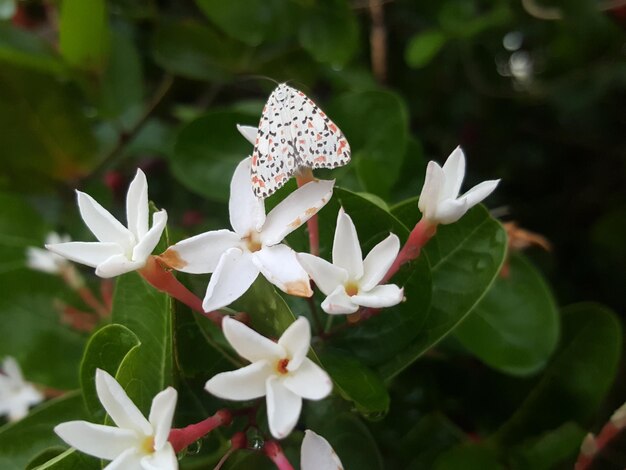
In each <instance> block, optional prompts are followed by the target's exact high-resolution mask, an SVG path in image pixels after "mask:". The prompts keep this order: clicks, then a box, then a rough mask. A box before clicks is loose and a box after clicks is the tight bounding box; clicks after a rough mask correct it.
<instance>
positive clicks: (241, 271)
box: [202, 248, 259, 312]
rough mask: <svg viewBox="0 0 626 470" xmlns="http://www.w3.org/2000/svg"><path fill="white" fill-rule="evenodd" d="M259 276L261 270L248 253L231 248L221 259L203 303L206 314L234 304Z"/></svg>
mask: <svg viewBox="0 0 626 470" xmlns="http://www.w3.org/2000/svg"><path fill="white" fill-rule="evenodd" d="M258 275H259V268H257V267H256V265H255V264H254V262H253V261H252V256H251V255H250V253H248V252H245V253H244V252H243V251H241V250H240V249H239V248H229V249H228V250H226V252H225V253H224V254H223V255H222V256H221V257H220V260H219V262H218V263H217V267H216V268H215V272H214V273H213V275H212V276H211V280H210V281H209V285H208V287H207V290H206V295H205V296H204V301H203V302H202V308H203V309H204V311H205V312H210V311H212V310H216V309H218V308H222V307H225V306H226V305H228V304H230V303H231V302H234V301H235V300H237V299H238V298H239V297H241V296H242V295H243V294H244V292H246V291H247V290H248V288H249V287H250V286H251V285H252V283H253V282H254V280H255V279H256V278H257V276H258Z"/></svg>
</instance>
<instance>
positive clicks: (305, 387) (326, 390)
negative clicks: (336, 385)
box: [283, 357, 333, 400]
mask: <svg viewBox="0 0 626 470" xmlns="http://www.w3.org/2000/svg"><path fill="white" fill-rule="evenodd" d="M283 384H284V385H285V387H287V388H288V389H289V390H291V391H292V392H293V393H295V394H296V395H299V396H301V397H302V398H306V399H307V400H321V399H322V398H326V397H327V396H328V395H330V392H332V390H333V381H332V380H331V379H330V377H329V376H328V374H327V373H326V371H324V369H322V368H321V367H320V366H318V365H317V364H315V363H314V362H313V361H312V360H311V359H309V358H308V357H305V358H304V361H303V362H302V364H301V365H300V367H299V368H298V370H295V371H293V372H292V373H290V374H288V375H287V376H286V377H285V378H284V379H283Z"/></svg>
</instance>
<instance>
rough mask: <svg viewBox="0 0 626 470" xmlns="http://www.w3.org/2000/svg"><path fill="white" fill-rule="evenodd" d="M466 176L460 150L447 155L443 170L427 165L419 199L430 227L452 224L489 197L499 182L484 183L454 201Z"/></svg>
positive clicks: (430, 163)
mask: <svg viewBox="0 0 626 470" xmlns="http://www.w3.org/2000/svg"><path fill="white" fill-rule="evenodd" d="M464 176H465V156H464V155H463V150H461V147H457V148H456V149H454V151H453V152H452V153H451V154H450V156H449V157H448V159H447V160H446V163H444V165H443V168H441V167H440V166H439V165H438V164H437V163H435V162H433V161H430V162H428V166H427V167H426V179H425V181H424V186H423V187H422V193H421V194H420V199H419V209H420V211H421V212H422V214H423V216H424V218H425V219H426V220H428V221H429V222H431V223H432V224H434V225H436V224H451V223H453V222H456V221H457V220H459V219H460V218H461V217H463V215H465V213H466V212H467V211H468V210H469V209H470V208H472V207H473V206H475V205H476V204H478V203H479V202H480V201H482V200H483V199H485V198H486V197H487V196H489V195H490V194H491V193H492V191H493V190H494V189H496V186H498V183H499V182H500V180H490V181H483V182H482V183H480V184H477V185H476V186H474V187H473V188H472V189H470V190H469V191H468V192H466V193H465V194H464V195H463V196H461V197H457V196H458V195H459V191H460V189H461V183H463V177H464Z"/></svg>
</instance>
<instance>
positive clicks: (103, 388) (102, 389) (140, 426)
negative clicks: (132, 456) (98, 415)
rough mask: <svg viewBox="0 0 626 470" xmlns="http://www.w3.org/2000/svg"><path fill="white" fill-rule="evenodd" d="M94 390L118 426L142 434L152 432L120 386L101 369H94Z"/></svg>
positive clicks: (147, 434) (148, 424) (148, 434)
mask: <svg viewBox="0 0 626 470" xmlns="http://www.w3.org/2000/svg"><path fill="white" fill-rule="evenodd" d="M96 392H97V393H98V398H99V399H100V403H102V406H104V409H105V410H106V412H107V413H108V414H109V416H110V417H111V419H112V420H113V421H114V422H115V424H117V425H118V426H119V427H120V428H124V429H130V430H133V431H136V432H139V433H141V434H143V435H144V436H150V435H151V434H152V426H151V425H150V423H149V422H148V420H146V418H144V416H143V415H142V414H141V411H139V409H138V408H137V407H136V406H135V404H134V403H133V402H132V401H131V399H130V398H128V395H126V392H125V391H124V389H123V388H122V386H121V385H120V384H119V383H118V382H117V380H115V379H114V378H113V377H111V375H110V374H109V373H108V372H106V371H104V370H102V369H96Z"/></svg>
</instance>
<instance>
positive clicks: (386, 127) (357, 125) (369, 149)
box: [328, 91, 408, 198]
mask: <svg viewBox="0 0 626 470" xmlns="http://www.w3.org/2000/svg"><path fill="white" fill-rule="evenodd" d="M328 116H329V117H330V118H331V119H332V120H334V121H335V122H336V123H337V125H338V126H339V127H340V128H341V130H342V131H343V132H344V134H345V135H346V137H347V138H348V141H349V142H350V148H351V150H352V159H353V161H352V165H356V168H357V173H358V175H359V179H360V181H361V184H362V185H363V188H364V189H365V190H366V191H368V192H370V193H374V194H377V195H378V196H380V197H382V198H386V197H387V196H388V195H389V191H390V190H391V188H392V187H393V185H394V183H395V182H396V180H397V179H398V177H399V175H400V168H401V167H402V159H403V157H404V154H405V150H406V145H407V139H408V112H407V110H406V107H405V105H404V102H403V101H402V100H401V99H400V97H399V96H398V95H396V94H394V93H392V92H388V91H364V92H356V93H346V94H344V95H341V96H339V97H338V98H337V99H335V100H334V101H333V102H332V103H331V106H329V109H328Z"/></svg>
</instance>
